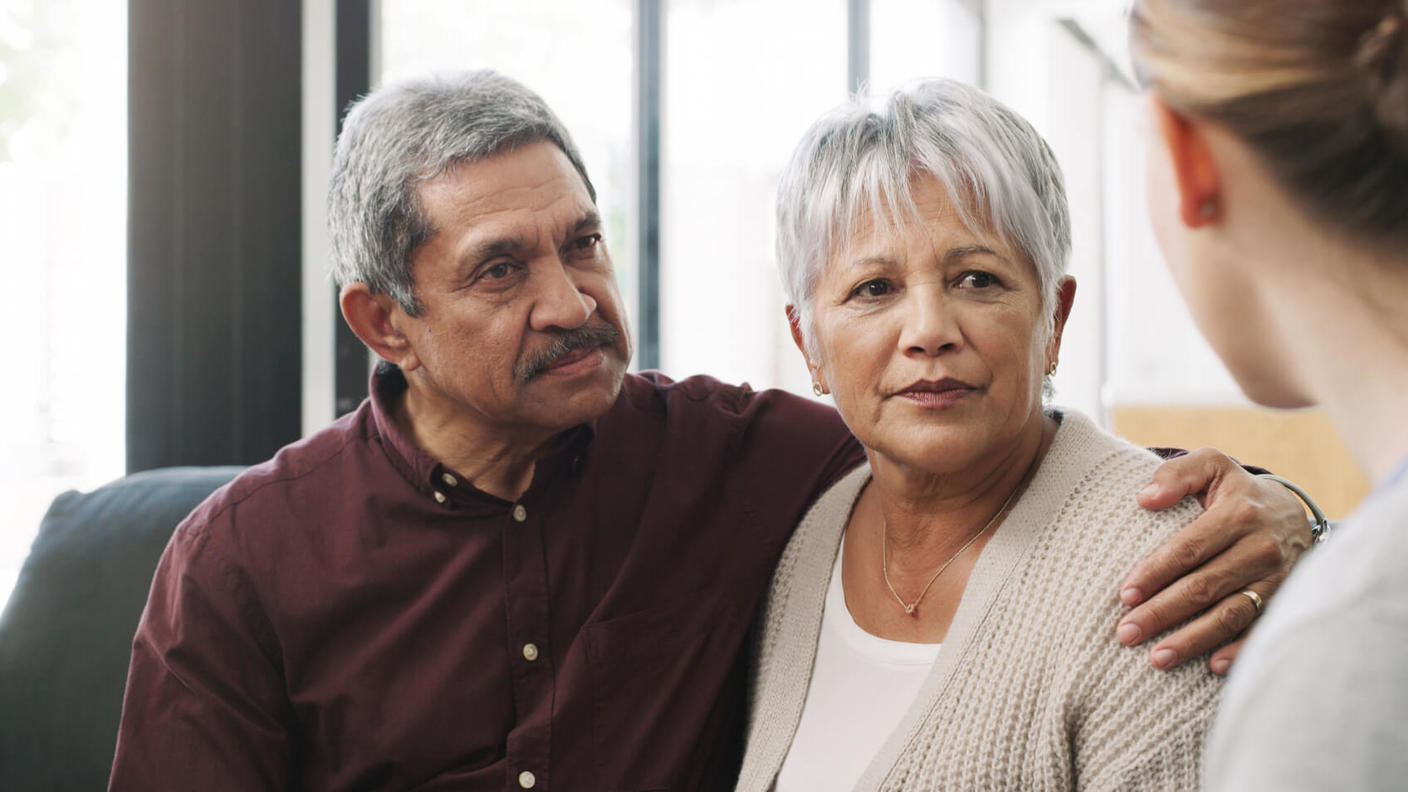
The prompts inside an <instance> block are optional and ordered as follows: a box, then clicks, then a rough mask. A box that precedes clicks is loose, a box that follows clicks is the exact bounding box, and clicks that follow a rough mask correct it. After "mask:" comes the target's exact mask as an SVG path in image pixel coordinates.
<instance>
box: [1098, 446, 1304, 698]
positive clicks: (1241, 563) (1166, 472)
mask: <svg viewBox="0 0 1408 792" xmlns="http://www.w3.org/2000/svg"><path fill="white" fill-rule="evenodd" d="M1194 494H1196V495H1197V496H1198V500H1200V501H1201V502H1202V504H1203V508H1204V509H1205V511H1204V512H1203V514H1202V516H1200V517H1198V519H1196V520H1194V521H1193V522H1191V523H1189V524H1188V526H1187V527H1185V528H1184V529H1183V530H1182V531H1180V532H1179V534H1178V535H1177V536H1175V537H1174V538H1173V539H1171V540H1169V542H1168V543H1167V544H1165V545H1164V546H1162V547H1160V548H1159V549H1157V550H1155V551H1154V552H1153V553H1152V554H1150V555H1149V557H1148V558H1145V559H1144V560H1143V561H1142V562H1140V563H1139V565H1138V566H1136V567H1135V568H1134V570H1133V571H1131V572H1130V573H1129V576H1128V577H1127V578H1125V581H1124V583H1123V585H1122V586H1121V589H1120V595H1119V596H1120V601H1121V602H1123V603H1124V604H1125V605H1129V606H1131V607H1133V610H1131V611H1130V612H1129V613H1127V614H1125V616H1124V618H1122V619H1121V620H1120V623H1119V626H1118V627H1117V628H1116V630H1115V634H1116V636H1117V637H1118V638H1119V640H1120V641H1121V642H1122V643H1125V644H1128V645H1130V646H1134V645H1136V644H1139V643H1141V642H1143V641H1144V640H1145V639H1147V638H1149V637H1150V636H1154V635H1158V634H1159V633H1161V632H1163V631H1164V630H1167V629H1169V628H1171V627H1173V626H1175V625H1178V624H1181V623H1182V622H1184V621H1186V620H1188V619H1190V618H1192V617H1194V616H1197V618H1196V619H1193V620H1192V621H1191V622H1189V623H1188V624H1186V625H1184V627H1183V628H1182V629H1180V630H1178V631H1177V632H1175V633H1173V634H1172V635H1169V636H1167V637H1165V638H1164V639H1163V640H1162V641H1159V643H1158V644H1157V645H1156V646H1154V648H1153V649H1152V650H1151V651H1150V653H1149V659H1150V661H1151V662H1152V663H1153V664H1154V665H1155V666H1156V667H1158V668H1163V669H1168V668H1173V667H1174V666H1176V665H1179V664H1180V663H1183V662H1184V661H1186V660H1188V659H1189V658H1191V657H1197V656H1198V655H1201V654H1203V653H1205V652H1208V651H1209V650H1211V649H1213V648H1215V647H1218V646H1222V648H1220V649H1218V650H1217V651H1216V652H1215V653H1213V655H1212V657H1211V658H1210V659H1209V661H1208V665H1209V667H1210V668H1211V669H1212V671H1213V673H1217V674H1225V673H1227V669H1228V668H1230V667H1231V665H1232V660H1233V659H1234V658H1236V656H1237V652H1238V651H1240V650H1241V648H1242V642H1243V641H1244V640H1245V635H1244V633H1245V631H1246V630H1247V628H1248V627H1250V626H1251V624H1252V622H1253V621H1254V620H1255V619H1256V617H1257V616H1258V615H1259V613H1260V610H1259V609H1258V608H1257V606H1256V604H1254V603H1253V601H1252V598H1251V597H1248V596H1246V595H1244V594H1242V593H1241V592H1242V591H1243V590H1247V589H1249V590H1251V591H1254V592H1256V593H1257V594H1258V595H1260V597H1261V599H1262V600H1263V602H1264V601H1267V600H1270V599H1271V595H1272V594H1274V593H1275V591H1276V589H1277V588H1279V587H1280V585H1281V582H1282V581H1284V580H1285V579H1286V576H1287V575H1288V574H1290V571H1291V567H1293V566H1294V565H1295V563H1296V561H1297V560H1299V559H1300V557H1301V554H1302V553H1304V552H1305V550H1306V549H1307V548H1308V547H1310V544H1311V535H1310V525H1309V522H1308V521H1307V520H1306V517H1305V511H1304V510H1303V509H1302V507H1301V502H1300V500H1299V499H1297V498H1296V496H1295V495H1293V494H1292V493H1291V492H1290V491H1289V490H1287V489H1286V488H1285V487H1284V486H1282V485H1280V484H1278V483H1276V482H1275V481H1271V480H1269V479H1263V478H1258V477H1256V476H1254V475H1252V474H1251V473H1248V472H1247V471H1246V470H1243V469H1242V467H1241V466H1240V465H1238V464H1237V463H1236V462H1233V461H1232V460H1231V459H1230V458H1228V457H1227V456H1226V455H1225V454H1223V453H1222V452H1220V451H1217V450H1216V449H1212V448H1201V449H1198V450H1197V451H1193V452H1191V453H1189V454H1187V455H1185V456H1181V457H1178V458H1176V459H1171V460H1169V461H1167V462H1165V463H1164V464H1163V465H1162V466H1161V467H1159V469H1158V470H1157V471H1155V472H1154V480H1153V482H1152V483H1151V484H1149V485H1148V486H1147V487H1145V488H1144V489H1143V490H1141V491H1140V492H1139V495H1138V498H1139V505H1141V506H1143V507H1144V508H1146V509H1152V510H1158V509H1166V508H1168V507H1170V506H1172V505H1173V504H1175V503H1177V502H1178V501H1179V500H1180V499H1181V498H1183V497H1184V496H1185V495H1194ZM1135 606H1137V607H1135ZM1199 614H1201V615H1199ZM1229 641H1230V643H1229ZM1223 644H1226V645H1225V646H1223Z"/></svg>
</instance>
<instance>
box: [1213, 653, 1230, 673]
mask: <svg viewBox="0 0 1408 792" xmlns="http://www.w3.org/2000/svg"><path fill="white" fill-rule="evenodd" d="M1231 667H1232V661H1231V660H1228V659H1227V658H1225V657H1219V658H1217V659H1216V660H1214V661H1212V672H1213V673H1214V674H1217V675H1218V676H1221V675H1222V674H1225V673H1227V669H1229V668H1231Z"/></svg>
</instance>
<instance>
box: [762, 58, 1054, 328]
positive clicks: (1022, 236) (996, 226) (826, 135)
mask: <svg viewBox="0 0 1408 792" xmlns="http://www.w3.org/2000/svg"><path fill="white" fill-rule="evenodd" d="M923 174H928V175H932V176H933V177H934V178H936V179H937V180H938V181H939V183H940V184H942V185H943V186H944V187H945V188H946V189H947V191H948V194H949V198H950V200H951V202H952V204H953V206H954V208H955V210H956V211H957V213H958V216H959V218H960V219H961V220H962V222H963V223H964V225H966V226H968V227H969V228H971V229H975V230H976V229H982V230H985V231H987V232H989V233H992V234H995V235H996V236H998V237H1000V238H1001V239H1003V240H1004V241H1006V242H1007V243H1008V244H1010V245H1012V247H1013V248H1015V249H1016V250H1017V252H1018V253H1019V254H1020V255H1022V256H1024V257H1025V258H1026V259H1027V260H1028V261H1029V262H1030V263H1031V264H1032V266H1033V267H1035V269H1036V273H1037V278H1038V280H1039V282H1040V284H1041V294H1042V299H1041V304H1042V311H1043V314H1044V315H1045V318H1046V327H1047V332H1048V333H1049V332H1050V325H1051V321H1052V311H1053V310H1054V307H1055V304H1056V296H1057V293H1058V291H1059V289H1060V281H1061V277H1062V276H1063V275H1065V273H1066V267H1067V264H1068V260H1069V258H1070V251H1071V219H1070V212H1069V210H1068V208H1067V206H1066V191H1065V188H1064V187H1063V185H1062V178H1061V168H1060V166H1059V165H1057V164H1056V157H1055V156H1054V155H1052V153H1051V149H1050V147H1048V146H1047V145H1046V141H1044V140H1042V138H1041V135H1039V134H1037V132H1036V130H1035V129H1033V128H1032V125H1031V124H1029V123H1028V122H1027V121H1026V119H1024V118H1022V117H1021V116H1020V115H1017V113H1015V112H1014V111H1013V110H1012V109H1011V108H1009V107H1007V106H1006V105H1003V104H1002V103H1001V102H999V101H997V100H996V99H994V98H992V97H991V96H989V95H987V94H986V93H983V92H982V91H980V90H978V89H977V88H973V87H972V86H969V85H965V84H963V83H960V82H955V81H953V80H946V79H934V80H925V81H923V82H919V83H916V84H914V85H913V86H911V87H909V88H906V89H903V90H899V91H896V92H895V93H893V94H891V95H890V97H889V98H888V100H886V101H885V102H884V105H883V107H878V108H874V109H872V108H871V107H870V106H868V105H867V103H866V102H865V100H863V99H860V98H855V99H852V100H851V101H850V102H847V103H846V104H844V105H842V106H840V107H838V108H836V109H835V110H833V111H831V112H830V113H827V114H826V115H825V116H823V117H822V118H821V119H819V120H818V121H817V122H816V123H814V124H812V126H811V128H810V129H808V130H807V132H806V134H805V135H804V136H803V137H802V141H801V142H800V143H799V144H798V145H797V149H796V151H794V152H793V154H792V159H791V161H790V162H788V164H787V167H786V168H785V169H784V170H783V172H782V178H781V181H780V183H779V185H778V193H777V263H778V269H779V270H780V272H781V276H782V284H783V290H784V292H785V294H786V296H787V301H788V302H789V303H790V304H792V305H793V306H795V307H796V310H797V312H798V314H799V316H798V318H799V320H800V321H799V323H800V325H801V327H800V329H801V330H802V334H803V337H804V338H805V339H806V343H807V347H808V349H809V351H812V352H816V348H815V347H814V346H813V344H814V341H813V339H814V337H815V333H813V332H812V330H813V328H812V324H811V322H812V316H811V308H812V305H811V303H812V298H813V297H814V296H815V294H816V286H817V281H818V280H819V279H820V278H821V275H822V272H823V270H824V269H825V267H826V263H827V261H829V260H830V257H831V255H832V254H833V253H834V252H835V250H836V249H837V248H838V247H840V246H842V245H844V243H845V240H846V239H847V238H848V237H849V236H850V234H851V232H852V230H853V224H854V223H855V221H856V220H857V218H859V217H860V216H861V215H862V214H863V213H865V212H867V211H868V212H869V213H870V215H871V216H872V217H874V218H875V219H876V222H877V224H878V223H880V222H885V221H886V220H888V221H889V222H892V223H893V222H895V221H896V220H897V219H899V218H904V217H908V218H914V219H919V210H918V208H917V207H916V206H915V204H914V198H913V194H912V192H911V183H912V180H913V179H914V177H915V176H917V175H923Z"/></svg>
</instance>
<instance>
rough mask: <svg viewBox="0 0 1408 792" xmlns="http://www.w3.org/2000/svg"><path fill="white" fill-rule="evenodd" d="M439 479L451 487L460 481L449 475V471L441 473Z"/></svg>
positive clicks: (457, 484)
mask: <svg viewBox="0 0 1408 792" xmlns="http://www.w3.org/2000/svg"><path fill="white" fill-rule="evenodd" d="M440 480H441V481H443V482H445V483H446V484H449V485H450V486H451V487H457V486H459V483H460V480H459V479H457V478H455V477H454V476H451V475H450V474H449V473H446V474H444V475H442V476H441V477H440Z"/></svg>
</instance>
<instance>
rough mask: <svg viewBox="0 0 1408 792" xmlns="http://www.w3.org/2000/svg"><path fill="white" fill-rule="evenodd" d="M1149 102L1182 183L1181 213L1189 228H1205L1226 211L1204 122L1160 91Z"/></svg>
mask: <svg viewBox="0 0 1408 792" xmlns="http://www.w3.org/2000/svg"><path fill="white" fill-rule="evenodd" d="M1149 104H1150V111H1151V115H1152V116H1153V119H1154V125H1155V127H1156V128H1157V130H1158V134H1159V140H1160V142H1161V143H1162V146H1161V147H1160V148H1161V150H1162V153H1163V155H1164V156H1167V157H1168V158H1169V162H1170V164H1171V165H1172V169H1173V177H1174V182H1175V184H1177V187H1178V210H1179V211H1178V214H1179V216H1180V217H1181V218H1182V219H1183V224H1184V225H1186V226H1188V227H1189V228H1201V227H1202V226H1205V225H1207V224H1209V223H1212V222H1215V221H1217V220H1218V219H1219V218H1220V217H1221V215H1222V202H1221V197H1222V196H1221V190H1222V182H1221V177H1220V176H1219V174H1218V168H1217V161H1216V160H1215V159H1214V158H1213V155H1212V150H1211V149H1210V148H1209V147H1208V139H1207V135H1206V134H1205V130H1204V127H1203V126H1202V124H1201V122H1199V121H1196V120H1193V119H1190V118H1188V117H1187V116H1184V115H1183V114H1181V113H1179V112H1178V111H1177V110H1174V109H1173V108H1171V107H1169V106H1168V105H1167V104H1165V103H1164V101H1163V100H1162V99H1160V98H1159V97H1158V96H1157V95H1154V94H1150V96H1149Z"/></svg>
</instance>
